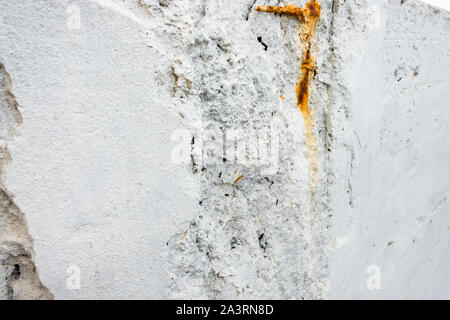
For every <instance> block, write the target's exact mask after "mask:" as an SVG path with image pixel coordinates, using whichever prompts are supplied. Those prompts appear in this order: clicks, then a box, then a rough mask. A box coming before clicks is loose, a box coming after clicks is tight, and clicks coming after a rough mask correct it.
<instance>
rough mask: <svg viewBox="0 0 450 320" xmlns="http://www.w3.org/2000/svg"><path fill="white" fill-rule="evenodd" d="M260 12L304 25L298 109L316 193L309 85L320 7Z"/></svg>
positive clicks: (308, 5) (263, 9) (311, 4)
mask: <svg viewBox="0 0 450 320" xmlns="http://www.w3.org/2000/svg"><path fill="white" fill-rule="evenodd" d="M256 10H257V11H260V12H272V13H280V14H282V13H284V14H288V15H292V16H296V17H297V18H298V19H299V21H300V23H302V24H303V30H302V35H301V37H302V41H303V44H304V47H305V55H304V57H303V61H302V64H301V66H300V73H299V80H298V83H297V86H296V94H297V107H298V108H299V109H300V111H301V113H302V116H303V120H304V122H305V130H306V148H307V157H308V158H309V159H310V173H311V177H312V181H311V189H312V190H311V191H312V192H314V189H315V185H316V182H317V181H316V173H317V169H318V165H317V161H316V157H317V155H318V146H317V141H316V137H315V136H314V119H313V113H312V111H311V110H310V109H309V107H308V102H309V93H310V92H309V84H310V81H311V78H312V75H313V73H314V69H315V67H316V62H315V59H314V58H313V56H312V54H311V47H312V38H313V35H314V27H315V26H316V24H317V21H318V20H319V18H320V10H321V8H320V5H319V3H318V2H317V1H316V0H310V1H309V2H308V3H306V6H305V8H299V7H296V6H295V5H293V4H288V5H286V6H285V7H280V6H267V7H256Z"/></svg>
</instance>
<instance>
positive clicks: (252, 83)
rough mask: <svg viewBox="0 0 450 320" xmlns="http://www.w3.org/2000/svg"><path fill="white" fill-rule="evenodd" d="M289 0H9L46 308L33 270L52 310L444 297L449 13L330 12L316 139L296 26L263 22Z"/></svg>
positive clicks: (17, 153)
mask: <svg viewBox="0 0 450 320" xmlns="http://www.w3.org/2000/svg"><path fill="white" fill-rule="evenodd" d="M278 2H279V1H254V0H245V1H244V0H243V1H221V0H193V1H192V0H159V1H157V0H92V1H80V0H73V1H66V0H62V1H56V0H45V1H44V0H33V1H31V0H23V1H20V2H7V1H1V2H0V12H1V17H2V19H1V20H0V24H1V28H0V62H1V63H2V65H4V66H5V69H6V70H7V73H9V76H8V78H9V77H10V78H11V86H10V87H7V88H6V89H3V85H2V93H1V94H2V99H5V97H7V93H5V92H7V91H8V92H11V93H13V94H14V96H15V100H16V104H17V108H18V110H19V111H18V112H19V113H18V115H20V116H21V118H22V121H21V122H22V124H21V125H20V126H18V125H19V124H20V121H18V119H17V118H14V115H15V113H14V112H12V111H11V106H12V105H11V104H3V103H2V109H1V110H0V111H1V113H0V115H1V119H0V120H1V125H2V128H1V133H2V139H3V140H2V141H7V143H6V142H5V143H6V144H5V143H3V142H2V143H3V144H2V146H1V148H2V150H8V151H9V154H10V158H11V159H12V161H8V164H7V165H6V162H7V161H6V160H5V159H6V158H5V157H6V156H2V158H1V163H2V167H1V170H2V171H1V173H2V176H3V177H4V183H3V182H2V190H3V189H4V190H5V196H4V197H5V199H7V200H5V201H9V202H8V203H12V204H10V206H13V207H14V210H16V211H17V212H21V217H25V219H26V221H25V219H23V220H24V221H23V222H21V228H22V229H20V233H21V234H22V232H23V236H24V237H27V238H26V242H24V243H26V249H27V250H28V251H27V255H28V256H27V257H28V258H27V259H28V260H27V263H29V266H30V270H31V271H30V272H31V273H30V274H32V276H33V279H34V282H32V283H27V284H26V285H25V287H26V290H28V291H26V292H38V293H39V294H40V295H41V296H40V297H41V298H46V297H50V296H51V294H49V293H48V292H47V291H46V290H45V287H44V286H43V285H42V284H41V283H40V282H39V280H38V277H39V278H40V279H41V280H42V283H43V284H45V286H47V287H48V289H49V290H50V292H51V293H52V294H54V296H55V298H57V299H65V298H80V299H87V298H116V299H120V298H185V299H188V298H227V299H228V298H236V299H240V298H265V299H271V298H278V299H323V298H332V299H333V298H444V297H445V298H449V297H450V292H449V289H448V288H449V272H448V266H449V262H450V261H449V260H450V256H449V254H448V240H449V239H448V234H449V228H450V219H449V218H448V215H447V214H448V212H449V210H450V207H449V204H448V197H449V196H450V182H449V179H448V177H449V173H450V144H449V143H448V142H447V141H446V137H447V135H448V134H450V108H449V106H450V100H449V98H448V96H447V94H446V93H447V92H448V91H449V89H450V84H449V82H448V74H450V70H449V69H450V54H449V50H448V48H449V40H450V14H449V13H448V12H445V11H441V10H438V9H436V8H432V7H429V6H427V5H425V4H422V3H420V2H418V1H414V0H409V1H400V0H398V1H397V0H390V1H388V0H383V1H376V2H374V1H369V0H353V1H350V0H347V1H344V0H334V1H331V0H329V1H328V0H321V1H319V3H320V5H321V7H322V13H321V18H320V20H319V22H318V24H317V26H316V28H315V29H314V30H315V31H314V35H313V40H312V43H313V45H312V53H313V55H314V57H315V59H316V68H315V70H314V75H313V77H312V79H311V83H310V90H311V92H310V98H309V108H310V109H311V110H312V114H313V118H312V119H313V126H312V135H311V136H309V135H308V134H306V133H305V132H306V131H307V125H305V122H304V119H303V117H302V114H301V112H300V111H299V109H298V108H297V107H296V101H297V97H296V91H295V87H296V84H297V81H298V78H299V69H300V64H301V62H302V57H303V54H304V46H303V45H304V44H303V43H302V41H301V36H300V34H301V25H300V24H299V21H298V20H297V19H295V18H293V17H289V16H286V15H282V16H280V15H275V14H268V13H260V12H257V11H256V10H255V7H256V6H257V5H268V4H271V5H277V4H278ZM293 2H294V3H295V4H296V5H298V6H304V4H305V2H306V1H293ZM287 3H288V2H283V1H280V2H279V4H280V5H284V4H287ZM375 3H376V4H375ZM78 13H79V15H78ZM78 18H79V20H78ZM74 19H75V20H74ZM78 22H79V24H78ZM5 72H6V71H5ZM2 77H6V73H5V75H3V74H2ZM8 108H9V109H8ZM312 144H313V145H314V146H316V149H317V150H316V152H313V153H311V152H310V150H311V149H309V148H308V146H309V147H310V146H311V145H312ZM3 145H5V147H3ZM256 145H258V146H259V147H256ZM6 146H7V149H5V148H6ZM245 146H247V147H248V150H247V152H244V153H240V152H239V150H240V149H239V148H245ZM267 147H268V149H269V150H270V152H269V153H268V154H270V156H267V154H265V153H264V151H265V150H266V149H267ZM2 154H3V153H2ZM5 155H6V153H5ZM242 155H244V157H243V158H239V157H240V156H242ZM6 190H8V191H6ZM3 202H4V201H3ZM10 211H11V210H10ZM21 219H22V218H21ZM5 221H6V220H5V219H4V218H3V216H2V218H0V232H2V234H1V239H2V241H4V240H3V239H4V237H3V234H6V231H4V230H12V229H11V223H9V222H8V221H6V222H5ZM26 225H28V229H27V228H26ZM8 232H9V231H8ZM28 232H29V235H31V237H32V239H31V237H30V236H29V235H28ZM9 234H13V235H17V234H19V231H13V232H10V233H9ZM24 241H25V240H24ZM32 242H34V252H35V254H33V253H32V252H33V246H32ZM4 251H5V252H6V254H8V253H11V252H12V249H10V248H7V247H6V248H5V249H4ZM2 252H3V251H2ZM0 259H1V260H0V261H1V262H2V265H5V266H6V267H3V266H2V267H0V275H1V277H2V279H3V278H6V277H8V275H17V272H16V273H14V270H13V269H11V268H12V267H11V266H13V263H12V262H8V263H4V261H6V260H5V259H6V258H4V257H3V254H1V255H0ZM33 261H34V263H35V265H36V266H37V271H38V274H37V273H36V272H34V265H33ZM371 266H376V267H377V268H378V270H379V271H380V275H381V284H380V288H379V289H375V290H370V288H369V287H368V286H367V280H368V278H369V277H370V274H368V273H367V270H368V268H370V267H371ZM8 268H9V269H8ZM13 268H14V266H13ZM74 268H75V269H76V270H78V271H79V272H80V288H79V289H78V288H73V287H71V286H70V283H69V284H68V281H69V280H68V279H73V278H72V276H73V275H72V274H71V270H74ZM3 274H4V276H3ZM30 277H31V276H30ZM19 279H20V277H19ZM7 281H8V280H7ZM7 281H3V280H0V297H1V298H8V297H9V296H8V294H9V295H10V293H7V291H8V290H9V289H7V288H9V287H10V285H9V284H8V283H7ZM3 287H4V288H5V289H2V288H3ZM2 290H3V291H2ZM39 294H34V295H33V296H31V295H28V296H17V297H16V298H34V297H37V296H38V295H39Z"/></svg>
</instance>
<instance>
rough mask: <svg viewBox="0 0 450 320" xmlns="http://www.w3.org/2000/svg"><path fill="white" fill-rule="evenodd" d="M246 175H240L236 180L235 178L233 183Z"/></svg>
mask: <svg viewBox="0 0 450 320" xmlns="http://www.w3.org/2000/svg"><path fill="white" fill-rule="evenodd" d="M243 177H244V176H243V175H240V176H239V177H238V178H237V179H236V180H234V182H233V184H236V183H238V182H239V180H241V179H242V178H243Z"/></svg>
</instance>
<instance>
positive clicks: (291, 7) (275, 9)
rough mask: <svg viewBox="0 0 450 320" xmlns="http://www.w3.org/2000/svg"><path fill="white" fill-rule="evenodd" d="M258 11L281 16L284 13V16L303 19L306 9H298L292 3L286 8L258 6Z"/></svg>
mask: <svg viewBox="0 0 450 320" xmlns="http://www.w3.org/2000/svg"><path fill="white" fill-rule="evenodd" d="M256 11H259V12H272V13H279V14H282V13H284V14H287V15H293V16H297V17H298V18H299V19H303V17H304V11H305V9H302V8H299V7H296V6H294V5H293V4H292V3H291V4H288V5H287V6H285V7H281V6H266V7H261V6H257V7H256Z"/></svg>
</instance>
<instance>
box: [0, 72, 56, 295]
mask: <svg viewBox="0 0 450 320" xmlns="http://www.w3.org/2000/svg"><path fill="white" fill-rule="evenodd" d="M11 86H12V83H11V77H10V76H9V74H8V73H7V72H6V69H5V66H4V65H3V64H2V63H0V124H1V128H0V139H1V140H2V142H3V143H2V145H1V146H0V172H1V177H0V299H8V300H16V299H53V295H52V294H51V293H50V292H49V291H48V289H47V288H46V287H45V286H44V285H43V284H42V283H41V281H40V280H39V276H38V273H37V270H36V266H35V265H34V261H33V260H34V259H33V256H34V252H33V239H32V238H31V236H30V234H29V232H28V226H27V222H26V219H25V215H24V214H23V212H22V211H21V210H20V209H19V207H18V206H17V205H16V204H15V203H14V200H13V197H12V195H11V194H9V193H8V191H7V190H6V187H5V183H4V166H5V165H7V164H8V163H9V162H10V161H11V157H10V155H9V152H8V141H9V140H11V139H12V137H13V136H14V135H15V132H16V127H17V126H18V125H20V124H21V123H22V115H21V113H20V111H19V109H18V106H19V104H18V103H17V100H16V98H15V96H14V94H13V93H12V91H11ZM1 278H3V279H1Z"/></svg>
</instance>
